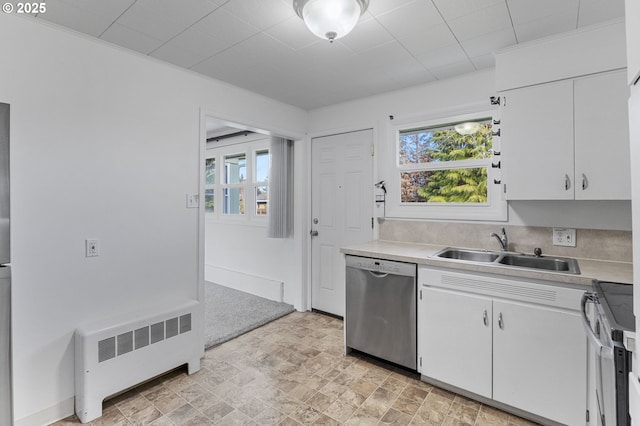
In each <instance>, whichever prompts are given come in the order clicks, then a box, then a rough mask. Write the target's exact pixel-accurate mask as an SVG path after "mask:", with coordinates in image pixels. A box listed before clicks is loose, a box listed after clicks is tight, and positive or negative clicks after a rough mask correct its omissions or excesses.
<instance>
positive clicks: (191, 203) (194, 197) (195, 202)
mask: <svg viewBox="0 0 640 426" xmlns="http://www.w3.org/2000/svg"><path fill="white" fill-rule="evenodd" d="M199 205H200V196H199V195H198V194H187V208H189V209H196V208H198V206H199Z"/></svg>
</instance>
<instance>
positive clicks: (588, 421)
mask: <svg viewBox="0 0 640 426" xmlns="http://www.w3.org/2000/svg"><path fill="white" fill-rule="evenodd" d="M587 422H589V410H587Z"/></svg>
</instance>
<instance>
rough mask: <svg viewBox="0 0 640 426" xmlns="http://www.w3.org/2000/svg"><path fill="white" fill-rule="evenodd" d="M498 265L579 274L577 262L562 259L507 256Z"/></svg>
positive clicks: (523, 255)
mask: <svg viewBox="0 0 640 426" xmlns="http://www.w3.org/2000/svg"><path fill="white" fill-rule="evenodd" d="M498 263H500V264H502V265H508V266H519V267H521V268H533V269H544V270H546V271H554V272H567V273H570V274H579V273H580V268H579V267H578V261H576V260H575V259H568V258H564V257H546V256H542V257H536V256H531V255H526V254H517V255H513V254H507V255H504V256H502V257H500V259H499V260H498Z"/></svg>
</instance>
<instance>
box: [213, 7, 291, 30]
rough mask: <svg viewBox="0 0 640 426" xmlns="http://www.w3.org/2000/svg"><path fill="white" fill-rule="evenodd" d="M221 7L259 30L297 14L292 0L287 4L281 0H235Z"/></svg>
mask: <svg viewBox="0 0 640 426" xmlns="http://www.w3.org/2000/svg"><path fill="white" fill-rule="evenodd" d="M223 8H224V9H225V10H226V11H228V12H230V13H231V14H233V15H234V16H235V17H237V18H238V19H240V20H242V21H244V22H247V23H248V24H250V25H252V26H254V27H256V28H259V29H261V30H265V29H267V28H269V27H272V26H273V25H276V24H278V23H280V22H282V21H284V20H286V19H288V18H290V17H292V16H298V15H296V13H295V11H294V10H293V1H292V2H291V3H289V4H288V5H287V4H286V3H284V2H283V1H282V0H242V1H237V0H236V1H230V2H228V3H226V4H225V5H224V6H223Z"/></svg>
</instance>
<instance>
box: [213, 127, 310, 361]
mask: <svg viewBox="0 0 640 426" xmlns="http://www.w3.org/2000/svg"><path fill="white" fill-rule="evenodd" d="M205 122H206V127H205V128H206V140H205V141H204V142H203V143H204V147H203V148H204V149H203V150H202V158H201V161H202V170H203V174H204V176H203V178H202V181H201V182H203V186H204V187H203V190H201V195H200V196H201V200H202V201H201V210H202V212H201V214H202V216H204V218H203V219H202V216H201V220H203V226H202V229H203V230H202V231H201V234H202V235H201V238H202V239H203V244H201V250H203V258H204V285H203V287H204V288H203V291H202V293H201V300H202V301H203V306H204V311H205V315H204V323H205V330H204V343H205V348H210V347H213V346H216V345H218V344H220V343H223V342H224V341H227V340H230V339H232V338H233V337H236V336H238V335H240V334H243V333H245V332H247V331H249V330H251V329H253V328H256V327H259V326H261V325H263V324H265V323H267V322H269V321H272V320H274V319H277V318H279V317H281V316H283V315H286V314H288V313H290V312H292V311H294V306H293V305H294V303H295V301H296V300H295V298H294V297H292V295H290V294H288V293H293V295H295V293H296V292H295V291H293V292H292V291H291V290H290V289H289V288H288V286H289V287H290V286H291V284H290V283H291V282H294V281H293V278H292V277H294V276H295V275H296V273H298V271H299V270H300V269H301V266H300V265H299V264H296V260H297V259H296V256H293V252H294V246H295V244H294V239H274V238H267V223H268V221H267V219H268V215H269V211H270V209H269V207H270V206H269V175H270V164H271V163H270V141H271V136H272V133H271V132H269V131H265V130H262V129H256V128H249V127H247V126H243V125H240V124H236V123H230V122H228V121H225V120H220V119H216V118H213V117H210V116H205ZM298 259H299V260H300V261H301V259H300V256H298Z"/></svg>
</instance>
